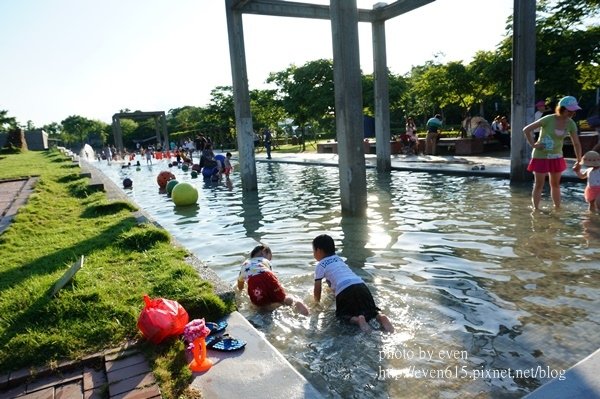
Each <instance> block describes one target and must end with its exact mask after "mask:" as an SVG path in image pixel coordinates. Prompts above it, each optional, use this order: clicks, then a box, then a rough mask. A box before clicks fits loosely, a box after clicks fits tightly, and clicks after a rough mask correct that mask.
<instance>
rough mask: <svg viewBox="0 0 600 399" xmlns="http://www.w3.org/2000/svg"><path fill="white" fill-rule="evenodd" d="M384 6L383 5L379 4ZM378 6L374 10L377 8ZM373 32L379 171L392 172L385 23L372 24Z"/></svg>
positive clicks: (376, 22)
mask: <svg viewBox="0 0 600 399" xmlns="http://www.w3.org/2000/svg"><path fill="white" fill-rule="evenodd" d="M378 4H382V3H378ZM378 4H376V5H375V6H374V7H373V8H376V7H377V5H378ZM371 30H372V32H373V75H374V81H375V82H374V84H375V93H374V97H375V138H376V140H377V171H378V172H389V171H390V170H392V162H391V159H390V156H391V148H390V99H389V81H388V71H387V56H386V50H385V47H386V46H385V21H375V22H373V23H372V24H371Z"/></svg>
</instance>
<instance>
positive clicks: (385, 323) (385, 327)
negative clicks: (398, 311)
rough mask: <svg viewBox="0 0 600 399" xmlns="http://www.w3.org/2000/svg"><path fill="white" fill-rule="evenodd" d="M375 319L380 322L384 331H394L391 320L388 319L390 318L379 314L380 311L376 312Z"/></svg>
mask: <svg viewBox="0 0 600 399" xmlns="http://www.w3.org/2000/svg"><path fill="white" fill-rule="evenodd" d="M377 321H378V322H379V324H381V326H382V327H383V330H384V331H386V332H389V333H393V332H394V326H393V325H392V322H391V321H390V319H388V317H387V316H386V315H384V314H381V313H380V314H378V315H377Z"/></svg>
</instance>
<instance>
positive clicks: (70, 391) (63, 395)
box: [54, 382, 83, 399]
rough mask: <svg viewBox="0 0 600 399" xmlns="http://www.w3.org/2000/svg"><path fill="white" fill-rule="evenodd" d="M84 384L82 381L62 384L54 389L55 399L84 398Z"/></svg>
mask: <svg viewBox="0 0 600 399" xmlns="http://www.w3.org/2000/svg"><path fill="white" fill-rule="evenodd" d="M82 388H83V386H82V384H81V382H78V383H77V382H72V383H70V384H65V385H61V386H60V387H57V388H56V389H55V391H54V398H55V399H83V389H82Z"/></svg>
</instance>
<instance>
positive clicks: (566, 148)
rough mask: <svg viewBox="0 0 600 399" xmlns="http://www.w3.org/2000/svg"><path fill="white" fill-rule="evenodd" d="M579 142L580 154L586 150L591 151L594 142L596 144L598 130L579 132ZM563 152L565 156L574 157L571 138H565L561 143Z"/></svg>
mask: <svg viewBox="0 0 600 399" xmlns="http://www.w3.org/2000/svg"><path fill="white" fill-rule="evenodd" d="M579 142H580V143H581V155H583V154H585V153H586V152H588V151H591V150H592V148H594V146H595V145H596V144H598V132H581V134H580V135H579ZM563 153H564V156H565V157H568V158H574V157H575V150H574V149H573V143H572V142H571V138H570V137H567V138H565V141H564V143H563Z"/></svg>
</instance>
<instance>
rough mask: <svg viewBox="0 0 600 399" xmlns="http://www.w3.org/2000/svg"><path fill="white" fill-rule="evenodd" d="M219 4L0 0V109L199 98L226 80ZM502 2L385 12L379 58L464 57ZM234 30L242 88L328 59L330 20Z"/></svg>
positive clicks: (109, 111) (501, 14) (397, 61)
mask: <svg viewBox="0 0 600 399" xmlns="http://www.w3.org/2000/svg"><path fill="white" fill-rule="evenodd" d="M305 2H307V3H308V2H311V3H319V4H328V3H329V2H328V1H327V0H311V1H308V0H307V1H305ZM357 2H358V6H359V7H360V8H367V9H370V8H372V6H373V4H375V3H377V1H363V0H358V1H357ZM389 2H391V0H390V1H389ZM224 4H225V2H224V1H223V0H102V1H93V0H0V55H1V61H0V110H8V114H9V116H13V117H16V118H17V120H18V122H19V123H21V124H25V123H26V122H27V121H28V120H31V121H33V123H34V124H35V125H36V126H38V127H39V126H42V125H44V124H47V123H50V122H60V121H61V120H63V119H65V118H66V117H68V116H70V115H81V116H84V117H87V118H90V119H98V120H102V121H104V122H107V123H109V122H110V120H111V116H112V115H113V114H114V113H116V112H119V110H120V109H124V108H129V109H131V110H142V111H168V110H169V109H171V108H176V107H181V106H185V105H193V106H204V105H206V104H207V103H208V101H209V99H210V91H211V90H212V89H213V88H215V87H216V86H229V85H231V69H230V64H229V49H228V38H227V25H226V21H225V5H224ZM512 7H513V0H437V1H435V2H433V3H431V4H428V5H426V6H424V7H421V8H420V9H418V10H415V11H412V12H410V13H407V14H404V15H401V16H398V17H396V18H394V19H393V20H391V21H388V22H387V23H386V41H387V59H388V67H389V68H390V70H391V71H392V72H394V73H400V74H404V73H406V72H408V71H409V70H410V67H411V66H412V65H419V64H422V63H423V62H425V61H427V60H431V59H433V58H434V55H435V54H439V53H442V54H444V56H443V57H442V59H441V60H442V61H443V62H447V61H455V60H463V61H465V62H468V61H470V57H471V56H472V55H473V54H474V53H475V52H476V51H477V50H493V49H494V48H495V46H496V45H497V44H498V43H499V42H500V40H501V39H502V38H503V36H504V34H505V25H506V20H507V17H508V16H509V15H510V14H512ZM359 34H360V58H361V68H362V70H363V72H365V73H371V72H372V69H373V67H372V64H373V62H372V51H371V26H370V25H369V24H365V23H361V24H359ZM244 35H245V42H246V59H247V67H248V76H249V83H250V88H251V89H255V88H264V87H265V84H264V81H265V80H266V79H267V77H268V74H269V72H277V71H281V70H283V69H285V68H287V67H288V66H289V65H290V64H296V65H302V64H304V63H305V62H307V61H310V60H315V59H319V58H332V50H331V33H330V22H329V21H322V20H308V19H295V18H281V17H268V16H254V15H245V16H244Z"/></svg>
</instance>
